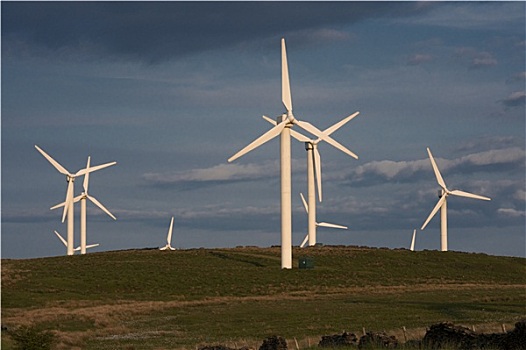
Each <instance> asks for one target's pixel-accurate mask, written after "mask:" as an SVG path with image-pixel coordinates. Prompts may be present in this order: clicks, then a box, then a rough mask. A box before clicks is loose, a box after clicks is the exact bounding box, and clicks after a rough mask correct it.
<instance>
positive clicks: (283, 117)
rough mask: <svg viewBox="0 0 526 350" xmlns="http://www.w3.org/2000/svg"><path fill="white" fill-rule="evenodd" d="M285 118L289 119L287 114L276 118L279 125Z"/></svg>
mask: <svg viewBox="0 0 526 350" xmlns="http://www.w3.org/2000/svg"><path fill="white" fill-rule="evenodd" d="M285 118H287V115H286V114H282V115H280V116H277V117H276V122H277V123H278V124H279V123H281V122H282V121H283V120H284V119H285Z"/></svg>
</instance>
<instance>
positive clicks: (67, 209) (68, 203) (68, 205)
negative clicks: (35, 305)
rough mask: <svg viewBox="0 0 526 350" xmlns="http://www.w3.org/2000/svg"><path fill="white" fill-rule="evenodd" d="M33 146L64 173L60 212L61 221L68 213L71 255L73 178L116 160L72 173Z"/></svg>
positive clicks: (68, 244) (69, 249) (72, 237)
mask: <svg viewBox="0 0 526 350" xmlns="http://www.w3.org/2000/svg"><path fill="white" fill-rule="evenodd" d="M35 148H36V149H37V151H39V152H40V154H42V155H43V156H44V158H46V159H47V160H48V161H49V162H50V163H51V165H53V166H54V167H55V169H57V170H58V172H59V173H61V174H63V175H66V181H67V182H68V188H67V191H66V200H65V201H64V211H63V212H62V222H64V220H65V218H66V214H67V215H68V225H67V227H68V232H67V238H68V239H67V254H68V255H73V251H74V249H73V239H74V234H73V230H74V228H73V218H74V211H73V192H74V182H75V178H76V177H78V176H82V175H85V174H86V173H88V172H93V171H97V170H100V169H103V168H106V167H108V166H111V165H113V164H116V162H111V163H106V164H102V165H97V166H95V167H90V168H89V170H88V169H81V170H79V171H77V172H76V173H75V174H72V173H70V172H69V171H68V170H66V168H64V167H63V166H62V165H60V164H59V163H58V162H57V161H56V160H54V159H53V158H52V157H51V156H50V155H49V154H47V153H46V152H44V151H43V150H42V149H41V148H40V147H38V146H37V145H35Z"/></svg>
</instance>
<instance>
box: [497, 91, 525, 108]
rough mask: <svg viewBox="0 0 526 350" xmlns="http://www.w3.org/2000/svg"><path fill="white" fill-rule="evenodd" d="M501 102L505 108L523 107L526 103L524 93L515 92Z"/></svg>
mask: <svg viewBox="0 0 526 350" xmlns="http://www.w3.org/2000/svg"><path fill="white" fill-rule="evenodd" d="M501 102H502V104H503V105H504V106H506V107H518V106H524V104H525V103H526V92H525V91H516V92H514V93H512V94H511V95H510V96H508V97H506V98H505V99H503V100H502V101H501Z"/></svg>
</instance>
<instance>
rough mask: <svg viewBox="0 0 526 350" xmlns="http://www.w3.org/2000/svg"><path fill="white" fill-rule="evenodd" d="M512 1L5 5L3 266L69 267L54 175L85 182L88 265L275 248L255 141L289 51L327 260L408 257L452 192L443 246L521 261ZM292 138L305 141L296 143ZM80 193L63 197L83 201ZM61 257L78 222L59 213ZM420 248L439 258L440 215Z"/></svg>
mask: <svg viewBox="0 0 526 350" xmlns="http://www.w3.org/2000/svg"><path fill="white" fill-rule="evenodd" d="M525 6H526V4H525V3H524V2H423V3H422V2H228V3H227V2H157V3H146V2H46V3H41V2H2V3H1V13H2V21H1V31H2V33H1V40H2V43H1V49H2V51H1V58H2V61H1V66H2V70H1V74H2V75H1V80H2V86H1V88H2V90H1V91H2V94H1V107H2V110H1V130H2V138H1V169H2V171H1V198H2V201H1V254H2V258H16V259H20V258H39V257H48V256H60V255H65V254H66V249H65V247H64V245H63V244H62V243H61V242H60V241H59V240H58V238H57V237H56V236H55V235H54V234H53V231H54V230H57V231H58V232H60V233H61V234H62V235H65V234H66V224H65V223H61V214H62V213H61V211H60V210H50V207H52V206H53V205H55V204H57V203H60V202H62V201H64V198H65V192H66V186H67V183H66V181H65V177H64V176H63V175H62V174H60V173H59V172H58V171H57V170H56V169H55V168H54V167H53V166H52V165H51V164H50V163H49V162H48V161H47V160H46V159H45V158H44V157H42V155H41V154H40V153H38V152H37V150H36V149H35V147H34V146H35V145H38V146H39V147H41V148H42V149H43V150H44V151H46V152H47V153H48V154H49V155H51V156H52V157H53V158H54V159H55V160H57V161H58V162H59V163H60V164H62V166H64V167H65V168H66V169H68V170H69V171H70V172H76V171H78V170H80V169H82V168H84V167H85V166H86V161H87V157H88V156H91V165H97V164H102V163H106V162H111V161H116V162H117V164H116V165H115V166H112V167H108V168H105V169H102V170H100V171H97V172H94V173H92V174H91V175H90V185H89V193H90V195H92V196H94V197H96V198H97V199H98V200H99V201H100V202H101V203H102V204H103V205H104V206H106V208H108V209H109V210H110V211H111V212H112V213H113V214H114V215H115V216H116V217H117V220H116V221H114V220H113V219H111V218H110V217H109V216H107V215H106V214H105V213H104V212H102V211H101V210H100V209H98V208H97V207H96V206H95V205H93V204H91V203H88V219H87V220H88V227H87V235H88V244H94V243H99V244H100V246H98V247H96V248H93V249H91V250H90V251H89V252H101V251H110V250H120V249H137V248H139V249H140V248H155V247H162V246H164V245H165V244H166V233H167V231H168V226H169V224H170V219H171V217H172V216H174V217H175V219H174V233H173V241H172V246H174V247H177V248H180V249H189V248H199V247H206V248H214V247H236V246H261V247H269V246H273V245H279V244H280V242H281V240H280V184H279V177H280V175H279V138H276V139H274V140H272V141H269V142H268V143H266V144H264V145H262V146H261V147H259V148H257V149H255V150H253V151H252V152H250V153H248V154H246V155H244V156H243V157H241V158H239V159H237V160H235V161H234V162H232V163H228V162H227V159H228V158H229V157H231V156H232V155H233V154H235V153H236V152H237V151H239V150H240V149H242V148H243V147H244V146H246V145H247V144H249V143H250V142H251V141H253V140H254V139H255V138H257V137H258V136H259V135H261V134H263V133H264V132H265V131H267V130H268V129H269V128H270V125H269V124H268V123H267V122H266V121H265V120H263V119H262V118H261V116H262V115H267V116H269V117H272V118H275V117H277V116H279V115H281V114H282V113H283V112H284V111H285V109H284V107H283V105H282V103H281V61H280V55H281V53H280V39H281V38H282V37H283V38H285V40H286V44H287V53H288V64H289V73H290V82H291V91H292V101H293V105H294V115H295V116H296V118H298V119H300V120H305V121H308V122H310V123H312V124H314V125H315V126H317V127H318V128H319V129H322V130H323V129H325V128H327V127H329V126H331V125H333V124H334V123H336V122H338V121H339V120H341V119H343V118H344V117H346V116H348V115H350V114H352V113H354V112H356V111H359V112H360V114H359V115H358V116H357V117H356V118H354V119H353V120H352V121H350V122H349V123H347V124H346V125H345V126H343V127H342V128H341V129H339V130H338V131H337V132H335V133H334V134H333V135H332V136H333V137H334V138H335V139H336V140H337V141H339V142H340V143H341V144H343V145H345V146H346V147H347V148H349V149H350V150H352V151H353V152H354V153H356V154H357V155H358V156H359V159H358V160H355V159H353V158H351V157H349V156H348V155H346V154H344V153H343V152H341V151H339V150H337V149H335V148H333V147H331V146H330V145H328V144H323V142H322V143H320V145H319V150H320V153H321V159H322V179H323V201H322V202H321V203H318V204H317V219H318V221H327V222H332V223H337V224H341V225H346V226H348V227H349V229H348V230H335V229H329V228H319V229H318V234H317V240H318V242H321V243H323V244H325V245H357V246H370V247H388V248H406V249H407V248H409V245H410V243H411V237H412V233H413V229H419V228H420V226H422V224H423V222H424V221H425V219H426V218H427V216H428V215H429V214H430V212H431V210H432V209H433V207H434V206H435V203H436V202H437V200H438V197H437V190H438V189H439V186H438V184H437V181H436V179H435V175H434V173H433V170H432V167H431V163H430V161H429V158H428V155H427V151H426V148H427V147H429V148H430V149H431V151H432V152H433V155H434V157H435V159H436V162H437V164H438V167H439V169H440V171H441V173H442V176H443V177H444V180H445V182H446V184H447V185H448V188H449V189H450V190H452V189H460V190H463V191H468V192H472V193H476V194H479V195H483V196H487V197H490V198H491V201H489V202H487V201H480V200H475V199H469V198H460V197H452V196H450V197H448V236H449V237H448V240H449V249H450V250H454V251H463V252H479V253H486V254H491V255H502V256H520V257H524V256H525V216H526V214H525V203H526V189H525V159H526V152H525V142H526V141H525V100H526V94H525V77H526V73H525V29H524V28H525V22H526V21H525ZM295 130H296V131H301V130H299V129H297V127H295ZM306 163H307V162H306V152H305V148H304V145H303V144H302V143H300V142H297V141H294V140H292V181H293V188H292V200H293V202H292V203H293V237H292V241H293V244H294V245H299V244H300V243H301V241H302V240H303V237H304V236H305V234H306V231H307V215H306V213H305V211H304V209H303V206H302V203H301V198H300V192H302V193H305V192H306V187H307V186H306ZM81 179H82V178H79V179H77V181H76V184H75V195H78V194H80V192H81V191H82V185H81V184H82V180H81ZM75 211H76V213H75V247H76V246H78V245H79V218H80V216H79V211H80V207H79V205H78V204H77V205H76V207H75ZM415 249H416V250H424V249H429V250H438V249H440V220H439V215H436V217H435V218H433V220H431V222H430V223H429V224H428V226H427V227H426V229H425V230H424V231H420V230H419V231H418V233H417V237H416V244H415Z"/></svg>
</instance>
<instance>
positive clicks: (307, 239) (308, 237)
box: [300, 193, 347, 248]
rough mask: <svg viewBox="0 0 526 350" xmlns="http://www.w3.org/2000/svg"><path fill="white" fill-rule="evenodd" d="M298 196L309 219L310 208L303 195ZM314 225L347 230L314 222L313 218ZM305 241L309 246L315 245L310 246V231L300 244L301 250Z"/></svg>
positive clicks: (338, 226) (334, 225)
mask: <svg viewBox="0 0 526 350" xmlns="http://www.w3.org/2000/svg"><path fill="white" fill-rule="evenodd" d="M300 196H301V201H302V202H303V207H304V208H305V211H306V212H307V215H309V217H310V208H311V207H310V206H309V205H308V204H307V201H306V200H305V197H303V193H300ZM314 203H316V202H314ZM309 224H310V222H309ZM314 225H316V226H320V227H330V228H339V229H343V230H347V226H342V225H337V224H331V223H328V222H316V217H315V218H314ZM307 241H309V246H312V245H316V243H314V244H310V231H309V233H307V235H306V236H305V239H304V240H303V242H302V243H301V245H300V247H301V248H303V247H304V246H305V244H306V243H307Z"/></svg>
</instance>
